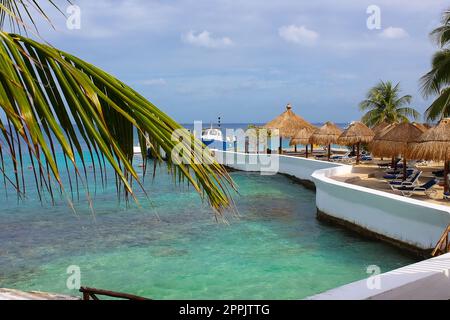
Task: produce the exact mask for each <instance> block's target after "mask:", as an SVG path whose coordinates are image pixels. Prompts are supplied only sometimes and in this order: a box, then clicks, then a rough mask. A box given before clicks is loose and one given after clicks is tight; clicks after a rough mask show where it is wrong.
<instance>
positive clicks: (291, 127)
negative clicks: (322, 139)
mask: <svg viewBox="0 0 450 320" xmlns="http://www.w3.org/2000/svg"><path fill="white" fill-rule="evenodd" d="M264 128H267V129H272V130H273V129H278V130H279V134H280V136H282V137H283V138H292V137H294V136H295V135H296V134H297V132H299V131H300V130H301V129H303V128H314V126H313V125H312V124H310V123H309V122H308V121H306V120H305V119H303V118H302V117H300V116H298V115H296V114H295V113H294V112H293V111H292V106H291V104H288V105H287V106H286V111H285V112H283V113H282V114H281V115H279V116H278V117H276V118H275V119H273V120H272V121H270V122H268V123H267V124H266V125H265V126H264Z"/></svg>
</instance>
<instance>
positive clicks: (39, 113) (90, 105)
mask: <svg viewBox="0 0 450 320" xmlns="http://www.w3.org/2000/svg"><path fill="white" fill-rule="evenodd" d="M0 107H1V108H2V109H3V111H4V113H5V115H6V119H7V123H3V122H2V121H1V120H0V131H1V134H2V137H3V140H4V144H3V145H1V148H0V156H1V157H0V158H1V159H3V152H8V153H9V154H10V155H11V157H12V162H13V166H14V176H13V177H10V176H9V175H8V174H7V173H5V172H3V174H4V175H5V180H7V181H10V182H11V184H12V185H13V186H14V188H15V189H16V190H17V192H18V193H24V192H25V191H26V189H25V184H24V180H23V179H22V178H21V176H20V175H21V170H20V164H21V161H20V157H22V153H23V152H28V153H29V156H30V158H31V159H32V160H33V161H34V168H35V180H36V181H39V183H36V185H37V188H38V192H39V193H41V192H43V191H45V190H46V191H49V192H50V193H51V194H53V193H54V190H52V187H51V185H52V182H56V184H57V185H58V186H59V188H60V191H61V192H64V185H63V183H62V179H61V174H60V171H61V170H62V168H59V167H58V163H57V162H56V160H55V153H54V144H55V143H58V144H60V145H61V148H62V151H63V153H64V155H65V157H66V160H67V162H68V163H69V164H71V165H72V166H73V167H74V168H75V172H76V173H75V180H79V181H84V182H85V183H87V181H86V180H87V179H85V172H86V163H85V160H86V159H85V157H84V155H83V152H82V148H81V145H82V143H85V144H86V146H87V147H88V149H89V152H90V154H91V155H93V157H94V155H96V157H97V159H98V161H97V165H95V162H94V166H96V167H97V170H98V171H100V172H103V171H105V162H106V163H108V164H109V165H110V166H111V167H112V168H113V169H114V172H115V174H116V177H117V183H118V188H117V190H118V192H119V193H120V192H121V190H122V193H123V194H125V195H126V196H130V195H131V196H134V193H133V187H132V185H133V181H134V182H137V184H138V185H139V186H141V181H140V178H139V176H138V174H137V172H136V170H135V169H134V167H133V163H132V161H133V140H134V129H136V130H137V134H138V136H139V141H140V144H141V146H142V157H143V159H146V157H145V156H146V155H145V151H146V148H145V147H146V144H147V142H149V143H150V145H151V150H152V153H153V155H154V156H156V157H157V158H158V159H161V158H162V152H164V153H165V154H167V155H171V154H172V151H174V150H176V151H177V152H178V153H179V154H182V156H183V157H184V159H189V160H190V161H185V163H177V162H174V161H173V160H172V158H171V157H170V156H169V157H168V160H167V165H168V166H169V169H170V170H171V172H172V173H173V174H174V177H180V179H181V178H182V179H187V181H188V182H189V183H190V184H191V185H192V186H193V187H194V188H195V189H196V190H197V191H198V192H199V193H200V194H201V195H202V197H203V198H205V199H207V201H208V202H209V204H210V205H211V206H212V207H213V208H214V209H216V210H217V212H220V211H221V210H222V209H224V208H226V207H229V206H230V205H231V197H230V192H229V188H230V186H231V187H233V182H232V180H231V178H230V177H229V175H228V174H227V172H226V170H225V169H224V168H223V167H222V166H221V165H219V164H218V163H217V162H216V161H215V160H214V159H213V158H212V156H211V155H210V154H209V152H204V148H205V147H204V145H203V144H202V143H201V142H200V141H198V140H196V139H195V138H194V137H193V136H192V135H191V134H190V133H188V132H187V130H181V131H180V136H179V137H178V138H177V139H172V134H173V133H174V131H175V130H180V129H183V128H182V127H181V126H180V125H179V124H177V123H176V122H175V121H173V120H172V119H171V118H170V117H169V116H167V115H166V114H165V113H163V112H162V111H161V110H159V109H158V108H157V107H156V106H155V105H153V104H152V103H150V102H149V101H147V100H146V99H145V98H143V97H142V96H141V95H139V94H138V93H137V92H136V91H134V90H133V89H131V88H130V87H128V86H127V85H125V84H124V83H122V82H121V81H119V80H117V79H116V78H114V77H113V76H111V75H109V74H108V73H106V72H104V71H102V70H100V69H99V68H97V67H95V66H93V65H91V64H89V63H87V62H85V61H83V60H81V59H79V58H77V57H75V56H73V55H71V54H68V53H66V52H63V51H60V50H57V49H55V48H53V47H51V46H49V45H44V44H41V43H38V42H36V41H34V40H31V39H29V38H27V37H24V36H21V35H14V34H9V33H5V32H0ZM76 127H77V129H78V130H79V134H77V133H76ZM21 145H24V146H25V149H26V150H25V151H24V150H19V148H20V146H21ZM180 147H182V148H181V149H179V148H180ZM183 150H192V151H190V152H186V151H183ZM183 152H184V154H183ZM77 157H79V158H80V159H81V164H80V163H77V161H76V158H77ZM102 179H103V175H102Z"/></svg>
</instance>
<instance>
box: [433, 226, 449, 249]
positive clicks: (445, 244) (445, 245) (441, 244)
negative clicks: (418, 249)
mask: <svg viewBox="0 0 450 320" xmlns="http://www.w3.org/2000/svg"><path fill="white" fill-rule="evenodd" d="M449 233H450V224H449V225H448V226H447V228H446V229H445V231H444V233H443V234H442V236H441V238H440V239H439V241H438V243H437V245H436V248H435V249H434V250H433V252H432V253H431V255H432V256H433V257H436V256H440V255H441V254H445V253H449V252H450V241H449Z"/></svg>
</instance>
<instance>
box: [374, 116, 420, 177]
mask: <svg viewBox="0 0 450 320" xmlns="http://www.w3.org/2000/svg"><path fill="white" fill-rule="evenodd" d="M422 133H424V130H423V129H422V128H420V127H419V126H416V125H415V124H413V123H400V124H394V125H391V126H389V127H386V129H385V130H383V132H382V133H381V134H380V135H377V136H375V138H374V139H373V141H372V143H371V144H370V149H371V151H372V153H373V154H374V155H375V156H387V157H396V156H398V155H399V154H400V155H402V157H403V179H404V180H405V179H406V159H407V156H408V155H409V151H410V149H409V147H410V143H411V142H413V141H417V139H418V138H419V137H420V136H421V135H422Z"/></svg>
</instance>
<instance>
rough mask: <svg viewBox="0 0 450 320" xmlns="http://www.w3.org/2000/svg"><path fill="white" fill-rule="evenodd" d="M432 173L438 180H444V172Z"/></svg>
mask: <svg viewBox="0 0 450 320" xmlns="http://www.w3.org/2000/svg"><path fill="white" fill-rule="evenodd" d="M432 173H433V175H434V176H435V177H437V178H443V177H444V170H437V171H433V172H432Z"/></svg>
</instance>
